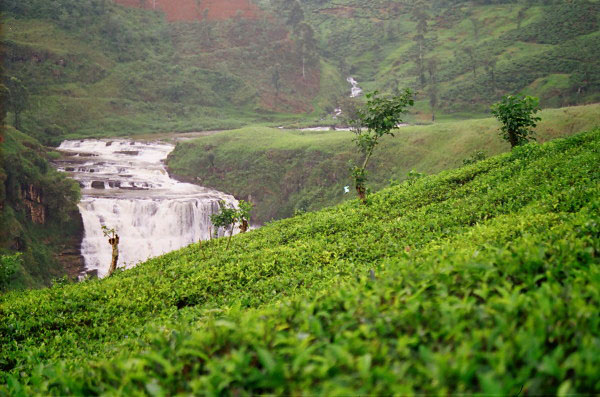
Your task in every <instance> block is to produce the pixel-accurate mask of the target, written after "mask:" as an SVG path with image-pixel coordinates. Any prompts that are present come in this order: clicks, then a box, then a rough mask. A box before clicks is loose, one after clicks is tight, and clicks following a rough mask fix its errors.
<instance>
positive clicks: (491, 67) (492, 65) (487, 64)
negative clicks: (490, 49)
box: [482, 56, 496, 93]
mask: <svg viewBox="0 0 600 397" xmlns="http://www.w3.org/2000/svg"><path fill="white" fill-rule="evenodd" d="M482 62H483V67H484V69H485V71H486V72H487V73H488V74H489V76H490V80H491V83H492V92H494V93H495V92H496V74H495V71H496V58H494V57H493V56H490V57H487V58H484V59H483V61H482Z"/></svg>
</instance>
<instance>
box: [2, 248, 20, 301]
mask: <svg viewBox="0 0 600 397" xmlns="http://www.w3.org/2000/svg"><path fill="white" fill-rule="evenodd" d="M19 266H21V254H20V253H16V254H13V255H0V292H1V291H4V290H5V289H7V287H8V286H9V285H10V281H11V279H12V277H13V275H14V274H15V273H16V272H17V270H18V269H19Z"/></svg>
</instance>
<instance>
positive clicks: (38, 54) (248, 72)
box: [2, 0, 347, 143]
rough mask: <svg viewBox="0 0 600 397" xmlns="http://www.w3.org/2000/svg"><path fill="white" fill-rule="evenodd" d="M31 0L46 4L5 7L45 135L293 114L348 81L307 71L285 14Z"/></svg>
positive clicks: (30, 120) (16, 58)
mask: <svg viewBox="0 0 600 397" xmlns="http://www.w3.org/2000/svg"><path fill="white" fill-rule="evenodd" d="M23 1H24V4H25V5H26V6H31V7H33V9H34V10H36V11H38V12H37V14H35V15H32V13H31V12H30V11H28V9H27V7H25V11H23V10H20V8H19V7H20V6H18V5H15V4H18V3H19V2H16V1H12V0H11V1H9V2H8V3H9V4H7V5H6V6H5V7H4V8H3V9H4V10H5V11H6V14H4V15H3V28H4V33H3V35H2V45H3V46H4V47H5V53H6V56H5V57H4V59H5V61H6V62H5V66H6V73H7V75H9V76H17V77H19V78H20V79H21V80H23V81H24V82H25V84H26V86H27V87H28V89H29V92H30V95H31V100H30V101H29V107H28V109H27V111H26V112H25V114H24V116H25V117H24V122H23V125H24V129H25V130H26V131H27V132H28V133H30V134H31V135H34V136H36V137H37V138H38V139H40V140H42V141H44V142H49V143H56V142H57V141H59V140H60V139H62V138H65V137H66V138H73V137H82V136H117V135H118V136H121V135H132V134H137V133H151V132H159V131H160V132H165V131H193V130H196V131H198V130H209V129H219V128H237V127H241V126H242V125H247V124H249V123H253V122H257V121H258V122H269V121H273V120H276V119H277V120H281V119H282V120H288V121H289V120H290V118H292V119H295V118H297V116H296V115H294V114H293V113H294V112H308V113H311V112H316V113H317V114H321V113H322V112H324V110H323V108H325V107H326V108H331V109H332V108H333V104H334V103H335V98H332V95H333V96H335V95H336V94H341V92H340V87H343V89H342V92H343V90H345V89H346V88H347V84H346V83H345V81H344V80H343V79H342V78H341V77H340V76H339V75H338V74H337V71H335V70H332V68H331V66H329V65H327V64H326V63H325V62H322V63H321V64H320V63H318V62H317V63H316V64H315V65H308V66H307V79H306V81H299V78H300V77H301V68H300V66H299V65H298V59H299V57H298V55H297V54H296V49H295V44H294V42H293V41H292V40H290V39H288V38H286V34H287V33H286V32H287V30H286V29H287V28H286V27H285V26H282V24H281V23H279V22H278V21H277V20H276V19H273V20H262V19H259V20H251V21H247V20H241V21H237V20H236V21H234V20H230V21H222V22H215V21H209V22H202V23H184V22H174V23H167V22H166V21H165V20H164V17H163V15H162V14H161V13H158V12H156V13H155V12H152V11H150V10H138V9H131V8H124V7H121V6H117V5H114V4H112V2H110V1H107V2H105V5H104V6H103V7H101V8H97V7H94V6H93V4H94V2H79V3H78V2H76V1H74V0H69V1H66V2H65V3H64V4H63V3H61V4H60V5H58V6H57V8H56V9H54V8H53V9H52V12H50V11H48V12H47V15H46V14H44V12H41V15H38V14H40V11H39V10H38V8H39V7H41V6H40V5H39V3H40V2H37V3H36V4H34V3H35V1H36V0H23ZM30 3H31V4H34V5H30ZM42 3H43V2H42ZM71 3H73V4H77V5H78V8H79V9H78V10H76V11H73V8H74V5H73V4H71ZM61 12H62V15H61ZM71 12H76V15H70V13H71ZM55 14H58V15H55ZM67 15H68V17H67ZM207 30H209V31H210V32H211V33H210V36H211V37H212V38H211V39H210V40H208V39H207V38H206V31H207ZM240 30H241V32H242V34H240ZM279 62H280V63H279ZM275 64H277V65H278V66H277V67H278V68H279V73H280V76H281V81H280V86H281V88H280V93H279V97H278V98H277V99H274V97H275V95H274V88H273V87H272V82H271V78H272V77H271V75H272V73H273V67H274V65H275ZM321 68H323V74H324V76H322V79H323V87H324V88H326V90H325V91H324V92H323V93H319V87H320V78H321V70H320V69H321ZM336 81H337V82H338V84H337V85H336V84H335V83H334V82H336ZM332 85H334V87H332ZM273 110H277V111H279V112H280V113H273V112H272V111H273ZM9 120H12V117H9ZM56 127H59V128H56ZM49 128H51V129H52V131H48V129H49Z"/></svg>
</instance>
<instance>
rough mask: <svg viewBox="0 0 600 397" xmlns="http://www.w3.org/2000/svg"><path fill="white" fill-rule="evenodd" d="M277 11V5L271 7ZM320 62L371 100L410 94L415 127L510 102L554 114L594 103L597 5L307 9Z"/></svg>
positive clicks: (377, 0) (581, 0) (464, 3)
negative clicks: (515, 97)
mask: <svg viewBox="0 0 600 397" xmlns="http://www.w3.org/2000/svg"><path fill="white" fill-rule="evenodd" d="M271 2H272V3H277V0H272V1H271ZM299 3H300V4H302V7H303V9H304V11H305V12H304V14H305V15H306V18H307V19H308V20H309V22H310V23H311V24H312V25H313V26H315V27H316V32H317V38H318V42H319V47H320V49H321V52H322V53H323V54H324V55H326V56H328V57H329V58H330V59H332V60H335V61H336V63H337V65H339V67H340V68H341V69H342V70H344V71H345V73H347V74H351V75H354V76H355V77H356V78H357V79H358V80H359V81H360V83H361V85H362V86H363V88H365V89H367V90H374V89H379V90H383V91H393V90H395V89H398V88H403V87H411V88H414V89H415V90H417V91H419V92H420V96H419V99H420V101H419V102H418V104H417V111H418V113H419V114H418V117H419V118H420V119H421V120H423V121H424V120H430V119H431V106H430V104H431V98H432V97H434V98H435V101H434V106H435V107H436V110H437V113H467V114H468V113H472V112H476V113H485V112H486V111H487V107H488V106H489V105H490V104H491V103H494V102H496V101H497V100H498V98H499V97H500V96H501V95H503V94H506V93H516V92H519V91H522V92H525V93H527V94H530V95H535V96H539V97H540V99H541V103H542V106H544V107H559V106H567V105H573V104H583V103H591V102H598V100H599V99H600V97H599V96H598V95H599V90H600V73H599V72H598V71H599V70H600V64H599V59H600V47H599V44H598V43H600V40H599V37H600V36H599V34H600V23H599V21H600V3H598V2H597V1H590V0H574V1H569V2H565V1H556V2H541V1H536V0H526V1H518V2H517V1H477V0H475V1H471V0H456V1H455V0H436V1H420V0H417V1H414V0H411V1H404V0H397V1H393V2H390V1H387V0H372V1H368V2H364V1H361V0H335V1H334V0H308V1H302V2H299Z"/></svg>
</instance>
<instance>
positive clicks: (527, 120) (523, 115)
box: [491, 95, 541, 148]
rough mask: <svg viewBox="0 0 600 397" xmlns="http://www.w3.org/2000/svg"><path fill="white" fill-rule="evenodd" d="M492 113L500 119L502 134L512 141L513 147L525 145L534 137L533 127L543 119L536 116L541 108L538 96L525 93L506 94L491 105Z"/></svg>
mask: <svg viewBox="0 0 600 397" xmlns="http://www.w3.org/2000/svg"><path fill="white" fill-rule="evenodd" d="M491 109H492V114H493V115H494V116H495V117H496V118H497V119H498V120H500V122H501V123H502V127H500V131H501V132H500V135H501V136H502V138H504V139H505V140H506V141H508V142H509V143H510V146H511V148H514V147H515V146H519V145H523V144H525V143H527V142H528V141H529V140H530V139H534V138H533V137H532V135H533V134H534V131H533V128H535V127H536V126H537V122H538V121H540V120H541V118H540V117H536V116H535V113H537V112H538V111H539V110H540V108H539V100H538V98H535V97H531V96H523V95H505V96H503V97H502V100H501V101H500V102H498V103H495V104H494V105H492V107H491Z"/></svg>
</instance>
